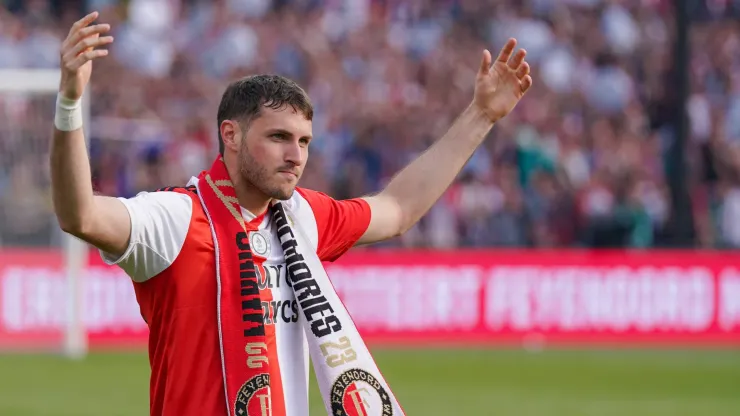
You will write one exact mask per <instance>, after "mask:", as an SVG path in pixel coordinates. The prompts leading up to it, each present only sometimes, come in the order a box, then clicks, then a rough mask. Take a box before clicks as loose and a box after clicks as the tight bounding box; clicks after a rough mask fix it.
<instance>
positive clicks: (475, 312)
mask: <svg viewBox="0 0 740 416" xmlns="http://www.w3.org/2000/svg"><path fill="white" fill-rule="evenodd" d="M90 261H91V263H90V266H89V267H88V269H87V271H86V273H85V276H84V279H83V281H84V285H83V288H84V290H83V295H82V299H83V304H82V307H83V309H84V314H83V316H84V323H85V327H86V330H87V333H88V339H89V343H90V346H91V348H96V347H107V346H121V347H126V346H144V345H146V338H147V327H146V324H145V323H144V321H143V320H142V318H141V316H140V314H139V309H138V305H137V303H136V299H135V297H134V293H133V288H132V285H131V283H130V282H129V280H128V278H127V277H126V275H125V274H123V272H122V271H120V270H119V269H118V268H116V267H109V266H105V265H104V264H102V262H101V261H100V259H99V258H98V257H97V256H96V255H94V254H93V255H91V256H90ZM326 267H327V271H328V273H329V276H331V278H332V281H333V283H334V286H335V288H336V290H337V292H338V293H339V295H340V296H341V297H342V299H343V301H344V303H345V305H346V306H347V308H348V309H349V311H350V313H351V314H352V317H353V320H354V322H355V324H356V325H357V327H358V328H359V330H360V332H361V333H362V335H363V337H364V338H365V340H366V341H367V342H368V343H373V344H377V343H382V344H394V345H399V344H402V345H413V346H425V345H432V344H440V343H454V344H458V345H459V344H486V345H491V346H495V345H511V344H512V343H514V344H518V345H525V346H532V347H538V346H542V344H545V345H548V346H549V345H561V346H562V345H572V346H583V345H597V344H602V345H621V346H642V345H647V344H652V345H671V346H672V345H675V346H687V345H688V346H691V345H693V346H719V345H724V346H740V256H738V255H736V254H735V253H728V252H667V251H666V252H662V251H651V252H636V253H625V252H580V251H548V252H535V251H491V250H479V251H446V252H437V251H369V250H368V251H360V250H358V251H355V252H351V253H349V254H347V255H346V256H345V257H343V258H342V259H341V260H340V261H338V262H336V263H332V264H327V265H326ZM66 291H67V286H66V282H65V279H64V275H63V268H62V258H61V254H60V253H58V252H52V251H7V250H6V251H0V348H31V347H44V348H54V347H55V346H58V345H61V339H62V334H63V325H64V316H65V308H66V304H67V302H65V297H66V294H65V293H66Z"/></svg>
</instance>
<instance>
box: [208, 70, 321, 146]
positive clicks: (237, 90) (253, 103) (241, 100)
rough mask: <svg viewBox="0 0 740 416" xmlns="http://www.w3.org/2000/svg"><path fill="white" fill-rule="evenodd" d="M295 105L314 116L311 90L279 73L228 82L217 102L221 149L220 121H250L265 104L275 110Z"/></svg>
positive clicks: (311, 116)
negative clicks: (219, 102)
mask: <svg viewBox="0 0 740 416" xmlns="http://www.w3.org/2000/svg"><path fill="white" fill-rule="evenodd" d="M286 106H291V107H293V109H294V110H296V111H298V112H300V113H302V114H303V115H304V116H305V117H306V119H307V120H313V105H312V104H311V100H310V99H309V98H308V94H306V91H304V90H303V88H301V87H300V86H299V85H298V84H297V83H296V82H295V81H292V80H290V79H288V78H285V77H282V76H280V75H251V76H247V77H244V78H242V79H239V80H236V81H234V82H232V83H231V84H229V86H228V87H227V88H226V91H224V94H223V96H221V104H220V105H219V106H218V116H217V118H218V151H219V153H220V154H221V156H223V154H224V139H223V137H221V123H222V122H223V121H224V120H239V122H241V123H244V124H245V125H249V123H250V122H251V121H252V120H254V119H256V118H257V117H259V115H260V110H261V109H262V107H268V108H272V109H275V110H278V109H281V108H285V107H286Z"/></svg>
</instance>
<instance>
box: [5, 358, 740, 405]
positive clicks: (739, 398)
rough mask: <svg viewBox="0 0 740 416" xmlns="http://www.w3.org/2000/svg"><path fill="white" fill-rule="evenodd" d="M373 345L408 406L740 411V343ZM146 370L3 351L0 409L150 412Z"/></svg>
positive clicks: (138, 363)
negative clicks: (680, 346)
mask: <svg viewBox="0 0 740 416" xmlns="http://www.w3.org/2000/svg"><path fill="white" fill-rule="evenodd" d="M373 353H374V355H375V357H376V360H377V363H378V365H379V366H380V368H381V370H382V371H383V374H384V376H385V377H386V379H387V380H388V382H389V383H390V384H391V386H392V388H393V390H394V392H395V393H396V395H397V396H398V399H399V401H400V402H401V404H402V405H403V406H404V408H405V410H406V413H407V415H409V416H416V415H425V416H430V415H432V416H436V415H439V416H463V415H512V416H513V415H517V416H529V415H533V416H534V415H542V416H560V415H562V416H581V415H583V416H586V415H593V416H612V415H613V416H669V415H670V416H689V415H691V416H737V415H740V351H737V350H735V351H727V350H725V351H710V350H697V351H655V350H652V351H545V352H541V353H529V352H525V351H519V350H463V349H458V350H444V349H432V350H390V349H374V350H373ZM148 377H149V368H148V364H147V359H146V356H145V355H144V354H143V353H95V354H91V355H90V356H89V357H87V358H86V359H85V360H82V361H79V362H73V361H68V360H65V359H63V358H61V357H56V356H42V355H0V415H2V416H42V415H55V416H57V415H58V416H66V415H69V416H73V415H74V416H88V415H89V416H97V415H106V416H117V415H120V416H128V415H146V414H148V412H147V411H148V382H149V381H148ZM323 414H325V412H324V410H323V406H322V404H321V401H320V398H319V396H318V389H317V387H316V384H315V383H314V384H312V386H311V415H323Z"/></svg>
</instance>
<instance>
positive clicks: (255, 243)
mask: <svg viewBox="0 0 740 416" xmlns="http://www.w3.org/2000/svg"><path fill="white" fill-rule="evenodd" d="M249 246H250V248H251V249H252V253H254V254H256V255H258V256H260V257H267V255H268V253H270V249H271V248H272V243H271V242H270V238H269V237H267V236H265V234H264V233H262V232H261V231H252V232H250V233H249Z"/></svg>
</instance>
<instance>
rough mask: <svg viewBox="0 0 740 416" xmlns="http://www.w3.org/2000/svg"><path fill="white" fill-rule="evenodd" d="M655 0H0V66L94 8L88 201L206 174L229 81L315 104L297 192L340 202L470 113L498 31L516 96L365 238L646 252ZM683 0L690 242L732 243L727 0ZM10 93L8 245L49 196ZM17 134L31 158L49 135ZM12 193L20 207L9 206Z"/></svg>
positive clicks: (663, 203) (738, 125) (738, 170)
mask: <svg viewBox="0 0 740 416" xmlns="http://www.w3.org/2000/svg"><path fill="white" fill-rule="evenodd" d="M671 4H672V2H668V1H665V0H621V1H612V0H559V1H555V0H528V1H522V0H498V1H488V0H443V1H441V0H414V1H411V0H409V1H378V0H342V1H328V0H280V1H270V0H248V1H244V0H239V1H237V0H218V1H216V0H130V1H125V2H123V1H116V0H88V1H67V2H61V1H47V0H25V1H24V0H12V1H6V2H5V8H4V9H3V8H0V68H19V67H20V68H31V67H46V68H54V67H55V66H56V61H57V56H56V53H57V49H58V43H59V41H60V40H61V39H62V38H63V37H64V35H65V34H66V32H67V30H68V26H69V24H71V22H72V21H73V20H74V19H75V18H77V17H79V16H80V15H81V13H82V12H84V11H86V10H90V9H98V10H101V11H102V15H101V21H105V22H109V23H111V24H112V26H113V28H114V29H113V35H114V36H115V37H116V42H115V45H114V46H113V48H112V53H111V56H110V57H108V58H107V59H104V60H101V61H99V62H96V69H95V75H94V77H93V90H92V93H93V94H92V96H93V97H94V104H93V108H92V110H93V114H92V117H93V120H92V123H91V124H90V125H89V126H88V130H89V131H90V133H91V138H92V140H91V157H92V167H93V176H94V183H95V187H96V189H97V190H98V191H100V192H103V193H106V194H116V195H122V196H132V195H134V194H136V193H137V192H139V191H142V190H150V189H155V188H158V187H161V186H165V185H174V184H182V183H184V182H185V181H186V180H187V178H188V177H189V176H190V175H193V174H197V172H198V171H200V170H201V169H203V168H206V167H207V166H208V164H209V163H210V161H211V157H213V155H214V154H215V153H216V150H217V146H216V143H217V141H216V136H215V134H216V131H217V130H216V125H215V109H216V106H217V104H218V100H219V98H220V93H221V91H222V90H223V88H224V87H225V85H226V84H227V83H228V81H229V80H231V79H233V78H235V77H239V76H244V75H247V74H250V73H257V72H271V73H280V74H283V75H286V76H289V77H291V78H293V79H295V80H297V81H298V82H300V83H301V85H303V86H304V87H305V88H306V90H307V91H308V92H309V94H310V95H311V97H312V100H313V101H314V104H315V106H316V110H317V112H316V117H315V120H314V135H315V136H316V137H317V140H315V141H314V143H313V144H312V149H311V162H310V163H309V168H307V169H306V174H305V176H304V178H303V180H302V185H304V186H310V187H312V188H315V189H317V190H320V191H324V192H327V193H329V194H331V195H333V196H334V197H337V198H347V197H354V196H359V195H361V194H365V193H369V192H374V191H377V190H379V189H380V188H381V187H382V186H383V185H384V184H385V183H387V181H388V180H389V179H390V178H391V176H392V175H393V174H394V173H395V172H396V171H397V170H398V169H399V168H401V167H402V166H403V165H404V164H405V163H407V162H408V161H409V160H411V159H412V158H413V157H415V156H416V155H418V153H419V152H421V151H423V150H424V149H425V147H426V146H428V145H429V144H430V143H431V141H432V140H433V138H434V137H438V136H439V135H441V134H443V133H444V131H445V129H446V128H447V126H449V124H450V123H451V122H452V121H453V119H454V117H455V116H456V114H457V113H459V112H460V111H461V110H462V109H463V108H464V106H465V105H467V104H468V100H469V99H470V97H471V92H472V80H473V75H474V70H475V67H476V65H477V63H478V59H479V53H480V51H481V50H482V49H483V48H486V47H487V48H490V49H495V48H497V45H501V44H502V43H503V41H504V40H505V39H506V38H507V37H510V36H515V37H517V38H518V39H519V41H520V46H522V47H525V48H526V49H527V50H528V52H529V55H528V60H529V61H530V62H531V63H532V64H533V68H532V72H533V75H534V79H535V87H534V88H533V89H532V91H530V92H529V94H528V97H527V98H526V99H525V100H524V101H523V102H522V103H521V104H520V106H519V107H518V108H517V110H516V111H515V112H514V113H513V114H512V115H510V116H509V117H508V118H507V119H506V120H503V121H502V122H500V123H499V124H498V125H497V126H496V127H495V128H494V130H493V132H492V134H491V137H490V138H489V140H488V141H487V142H486V144H485V145H484V146H483V147H482V148H481V149H480V150H479V151H478V152H477V153H476V154H475V156H474V157H473V158H472V159H471V161H470V163H469V165H468V166H467V167H466V169H465V171H464V172H463V174H462V175H461V176H460V178H459V180H458V181H457V182H456V183H455V184H453V186H452V187H451V188H450V190H449V191H448V192H447V194H446V195H445V196H444V197H443V198H442V199H441V200H440V202H439V203H438V204H437V205H436V206H435V207H434V208H433V209H432V211H431V212H430V213H429V215H427V216H426V217H425V218H424V219H423V220H422V221H421V222H420V224H419V225H418V226H417V227H415V228H414V229H413V230H411V231H410V232H409V233H408V234H407V235H405V236H403V237H402V238H399V239H396V240H395V241H392V242H388V243H384V244H383V246H388V245H404V246H434V247H457V246H517V247H553V246H598V247H636V248H638V247H651V246H656V245H662V244H668V243H669V242H670V241H668V240H669V238H670V237H669V236H670V233H669V232H667V230H666V226H667V224H668V218H670V216H671V206H670V198H669V192H668V189H667V185H666V180H665V177H666V175H667V172H666V171H665V159H666V151H667V149H668V148H669V146H670V143H671V141H672V134H673V132H672V130H671V128H670V124H671V122H672V119H673V117H674V116H675V110H674V107H673V104H672V103H673V102H674V101H673V93H674V88H673V87H672V85H671V84H670V82H671V70H672V69H673V68H672V62H671V50H672V42H673V33H672V30H673V29H672V27H673V22H672V20H673V14H672V11H671ZM690 5H691V7H692V12H691V14H692V17H694V18H695V19H697V21H699V23H698V24H697V25H696V26H695V27H694V29H693V31H692V33H691V42H692V45H693V55H692V61H691V67H690V68H689V70H690V73H691V96H690V100H689V103H688V110H689V116H690V130H691V132H690V143H689V146H690V148H689V149H688V151H687V154H688V155H689V162H690V172H691V179H690V181H689V182H690V183H689V184H688V185H689V186H690V187H691V193H692V195H695V198H694V201H693V202H694V203H695V206H694V208H695V217H696V219H697V221H696V222H697V227H698V235H699V237H698V241H697V243H698V244H700V245H704V246H715V247H740V221H738V220H737V218H740V179H739V178H740V163H739V162H738V161H739V160H740V157H738V156H740V150H738V149H740V25H738V23H737V22H738V21H740V19H739V18H740V2H738V1H720V2H718V1H703V0H696V1H691V2H690ZM58 16H61V18H59V17H58ZM14 99H16V98H13V97H11V96H9V95H2V96H0V108H3V109H4V110H3V111H4V113H2V114H1V115H0V117H2V120H3V121H6V120H11V119H12V120H13V128H12V129H2V128H0V147H2V148H3V152H5V151H6V149H8V151H13V152H16V153H6V154H12V155H14V156H12V157H6V158H5V162H6V164H7V165H6V166H4V167H3V168H2V169H0V192H1V193H0V199H2V201H3V202H2V205H0V206H2V207H3V210H4V211H3V212H5V214H4V215H6V216H7V217H3V221H5V222H4V223H3V224H5V225H3V227H4V228H0V230H2V236H3V238H5V239H10V240H13V241H18V242H22V241H25V237H23V236H19V235H16V234H13V233H17V232H18V230H17V229H19V228H23V227H21V224H24V221H26V223H27V218H26V219H24V218H22V217H23V215H26V216H27V217H31V216H32V215H39V216H43V215H46V214H48V206H47V205H44V204H43V203H42V201H44V200H45V198H46V197H45V196H44V191H43V190H44V188H43V186H44V185H43V183H40V184H37V186H38V188H33V186H34V185H33V184H29V183H28V175H29V173H28V172H27V169H26V168H24V166H26V165H22V164H23V163H26V162H24V161H23V160H24V159H23V158H19V157H18V158H17V157H16V156H19V155H20V153H17V152H18V150H17V149H15V148H12V146H11V145H10V144H9V143H11V142H13V141H14V140H17V138H15V139H14V138H13V137H11V136H13V135H14V134H18V132H19V131H22V130H23V128H24V127H22V124H23V123H27V125H29V126H30V125H31V124H32V123H33V124H38V120H39V115H38V114H36V115H35V116H28V117H26V118H22V117H18V116H17V114H11V113H10V112H17V110H15V109H14V108H11V107H13V106H11V105H10V104H8V103H9V102H10V101H12V100H14ZM3 102H5V105H4V106H3ZM44 111H46V112H47V114H45V115H44V117H42V118H41V119H42V120H44V121H43V122H42V123H41V125H43V126H45V125H48V123H50V120H51V114H50V113H48V112H49V111H50V110H49V109H45V110H44ZM40 114H44V113H43V112H41V113H40ZM1 124H2V123H0V125H1ZM34 128H36V127H34ZM31 137H32V140H37V141H38V143H40V144H37V145H36V146H35V148H41V147H40V146H41V144H43V143H44V142H45V141H46V140H47V137H46V136H45V134H44V133H43V132H41V133H34V134H33V135H32V136H31ZM4 142H5V143H4ZM16 165H17V166H16ZM36 173H37V172H33V173H32V174H36ZM41 182H43V181H41ZM19 183H20V184H19ZM19 186H20V187H26V188H27V189H29V192H28V193H27V194H26V195H25V197H24V198H19V197H17V196H14V195H17V194H14V190H13V189H14V188H17V187H19ZM32 188H33V190H31V189H32ZM19 205H22V206H19ZM31 205H35V207H34V208H33V209H28V210H25V209H24V207H30V206H31ZM16 211H23V214H20V213H18V212H16ZM19 216H20V217H19ZM13 224H14V225H16V227H15V228H16V230H15V231H13V230H11V228H13V227H11V225H13ZM38 224H39V227H42V225H40V224H42V222H39V223H38ZM7 227H11V228H7ZM34 228H35V227H28V233H33V232H34V231H33V229H34ZM6 236H7V237H6ZM39 238H40V239H41V240H44V239H46V237H45V236H44V237H39Z"/></svg>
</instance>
